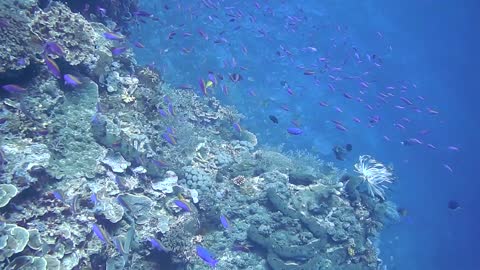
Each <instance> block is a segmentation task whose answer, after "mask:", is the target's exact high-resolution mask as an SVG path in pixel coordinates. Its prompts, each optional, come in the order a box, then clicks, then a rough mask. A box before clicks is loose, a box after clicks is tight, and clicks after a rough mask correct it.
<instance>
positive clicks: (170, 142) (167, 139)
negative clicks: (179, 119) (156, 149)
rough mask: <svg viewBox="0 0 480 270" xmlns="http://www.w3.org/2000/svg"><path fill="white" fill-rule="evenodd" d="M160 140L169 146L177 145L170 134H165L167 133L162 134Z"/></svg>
mask: <svg viewBox="0 0 480 270" xmlns="http://www.w3.org/2000/svg"><path fill="white" fill-rule="evenodd" d="M162 138H164V139H165V141H167V142H168V143H169V144H171V145H175V144H177V140H175V137H173V136H172V134H170V133H167V132H165V133H163V134H162Z"/></svg>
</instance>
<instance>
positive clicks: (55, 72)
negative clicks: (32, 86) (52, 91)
mask: <svg viewBox="0 0 480 270" xmlns="http://www.w3.org/2000/svg"><path fill="white" fill-rule="evenodd" d="M45 64H47V68H48V70H49V71H50V72H51V73H52V74H53V76H55V78H57V79H60V78H61V77H62V74H61V72H60V68H59V67H58V65H57V63H55V61H53V59H52V58H50V57H48V56H46V55H45Z"/></svg>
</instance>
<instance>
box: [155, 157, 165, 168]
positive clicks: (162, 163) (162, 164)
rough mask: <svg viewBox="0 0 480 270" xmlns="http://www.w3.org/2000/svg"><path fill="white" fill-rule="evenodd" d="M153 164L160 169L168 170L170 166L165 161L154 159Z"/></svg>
mask: <svg viewBox="0 0 480 270" xmlns="http://www.w3.org/2000/svg"><path fill="white" fill-rule="evenodd" d="M152 162H153V164H154V165H155V166H157V167H159V168H166V167H168V164H167V162H165V161H163V160H159V159H154V160H153V161H152Z"/></svg>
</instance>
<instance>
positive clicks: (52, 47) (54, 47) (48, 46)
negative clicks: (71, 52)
mask: <svg viewBox="0 0 480 270" xmlns="http://www.w3.org/2000/svg"><path fill="white" fill-rule="evenodd" d="M44 48H45V49H44V50H45V52H46V53H50V54H55V55H58V56H63V55H64V52H63V48H62V46H60V44H58V43H57V42H53V41H49V42H46V43H45V45H44Z"/></svg>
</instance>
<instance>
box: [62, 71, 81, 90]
mask: <svg viewBox="0 0 480 270" xmlns="http://www.w3.org/2000/svg"><path fill="white" fill-rule="evenodd" d="M63 80H65V85H70V86H73V87H77V86H79V85H80V84H82V82H81V81H80V80H79V79H78V78H77V77H75V76H73V75H72V74H65V75H63Z"/></svg>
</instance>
